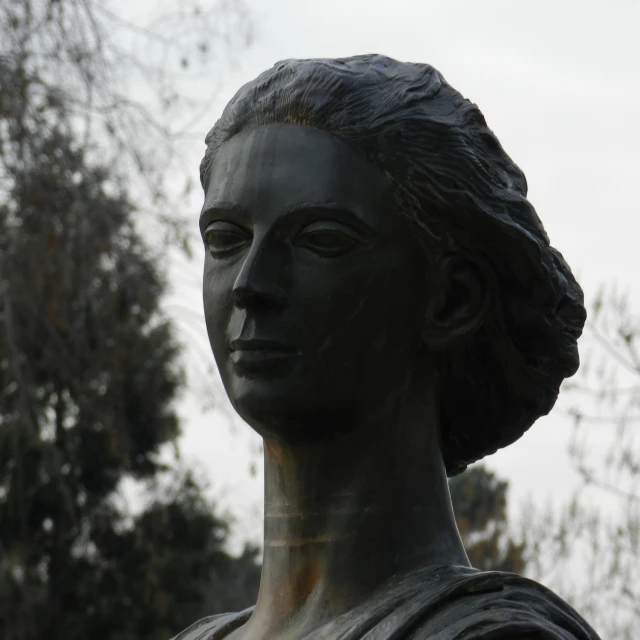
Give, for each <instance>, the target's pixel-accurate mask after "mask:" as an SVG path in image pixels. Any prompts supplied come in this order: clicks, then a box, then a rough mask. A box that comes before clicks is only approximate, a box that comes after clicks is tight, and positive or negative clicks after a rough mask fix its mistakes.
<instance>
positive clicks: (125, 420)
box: [0, 64, 248, 640]
mask: <svg viewBox="0 0 640 640" xmlns="http://www.w3.org/2000/svg"><path fill="white" fill-rule="evenodd" d="M1 70H2V71H1V72H2V73H3V78H4V79H7V78H9V79H10V80H12V82H14V83H16V84H19V73H20V72H21V71H20V70H18V73H17V74H15V75H14V76H13V77H12V76H11V72H12V71H15V69H14V70H12V69H11V68H10V67H9V66H8V65H6V64H5V65H4V66H3V67H1ZM16 75H17V79H16ZM5 86H6V85H5ZM0 106H1V109H2V110H1V111H0V116H2V118H1V119H0V125H1V126H3V127H4V128H5V129H4V130H5V133H6V134H7V135H6V137H5V144H13V145H14V151H15V150H17V152H14V153H5V154H4V155H3V156H2V161H3V165H2V166H3V171H4V174H3V178H4V186H5V190H4V192H3V193H2V198H1V199H0V637H2V638H3V640H31V639H40V638H44V637H47V638H50V639H51V640H57V639H60V640H62V639H63V638H64V639H65V640H73V638H81V637H82V638H84V637H87V636H89V637H93V638H96V639H100V638H104V639H109V640H125V639H126V640H129V639H133V638H141V637H144V638H150V639H152V640H155V639H156V638H158V639H160V638H162V639H163V640H166V638H167V637H170V636H171V635H172V634H173V633H175V632H176V631H177V630H179V629H180V628H182V627H184V626H186V625H187V624H189V623H190V622H191V621H192V620H193V619H194V618H195V617H197V615H198V614H199V611H200V608H201V607H202V604H203V600H204V598H205V592H206V590H207V589H208V587H209V585H210V574H211V572H213V571H215V568H216V567H217V566H219V567H221V568H224V570H225V571H227V572H230V568H229V567H230V566H231V565H233V561H234V559H233V558H232V557H230V556H228V554H226V553H225V552H224V550H223V545H224V542H225V540H226V536H227V532H228V528H227V525H226V524H225V523H224V522H223V521H222V520H221V519H219V518H218V517H216V516H215V515H214V514H213V512H212V510H211V508H210V506H209V505H207V504H206V503H205V501H204V500H203V499H202V497H201V496H200V493H199V488H198V486H197V484H195V482H194V481H193V479H192V478H189V477H188V476H187V477H186V478H184V479H183V480H182V481H181V482H179V483H176V485H175V486H176V487H177V489H176V490H175V491H173V492H170V493H169V495H168V496H165V497H162V498H161V497H159V496H158V495H157V494H156V496H155V498H154V499H152V501H151V503H150V504H149V505H148V506H147V507H146V508H145V509H144V510H143V512H142V513H141V514H139V515H137V516H136V517H131V516H130V514H128V512H127V511H126V510H124V509H122V507H121V506H118V495H119V494H118V488H119V486H120V484H121V482H122V480H123V478H125V477H131V478H135V479H138V480H145V481H154V480H157V479H158V477H159V475H160V474H161V473H162V472H163V471H165V467H164V466H163V464H162V463H161V462H160V458H159V450H160V447H161V445H163V444H165V443H170V442H172V441H173V440H174V439H175V438H176V436H177V434H178V430H179V425H178V420H177V417H176V414H175V412H174V409H173V402H174V400H175V398H176V396H177V394H178V392H179V389H180V386H181V384H182V374H181V373H180V369H179V366H178V362H177V358H178V355H179V346H178V343H177V341H176V339H175V337H174V335H173V332H172V330H171V327H170V324H169V322H168V321H167V319H166V318H164V317H163V316H162V314H161V313H160V311H159V302H160V299H161V296H162V293H163V291H164V281H163V278H162V277H161V275H160V272H159V269H158V267H159V265H158V263H157V260H155V259H154V258H153V257H152V256H151V254H150V251H149V249H148V248H147V246H146V244H145V243H144V242H143V240H142V239H141V237H140V234H139V233H138V232H137V231H136V228H135V226H134V223H133V215H134V211H135V210H134V206H133V205H132V203H131V202H130V200H129V198H128V196H127V193H126V190H125V189H124V187H123V186H122V184H121V183H120V182H119V181H118V179H117V176H116V177H115V178H114V176H113V175H112V174H111V173H110V171H109V169H108V168H105V167H104V166H100V165H97V164H95V163H93V162H90V161H89V160H88V159H87V154H86V152H85V149H84V148H83V147H82V146H81V145H79V144H77V143H76V142H74V140H73V138H72V137H71V135H72V134H71V132H72V128H71V127H68V128H67V130H64V128H63V127H62V126H58V125H59V124H60V123H58V124H56V125H55V126H53V127H52V128H49V129H47V128H46V127H44V126H43V127H42V128H41V129H39V130H30V129H29V125H28V124H25V122H24V121H21V120H20V118H19V117H16V116H17V115H18V116H19V114H16V108H17V107H19V96H18V98H16V94H15V93H14V94H13V95H11V94H9V97H8V98H7V96H6V95H5V96H3V98H2V102H1V103H0ZM41 117H43V118H45V119H46V111H43V113H42V114H41ZM25 136H28V144H23V140H24V139H25ZM247 560H248V556H247V554H245V556H243V559H242V562H241V566H242V568H243V569H246V567H247Z"/></svg>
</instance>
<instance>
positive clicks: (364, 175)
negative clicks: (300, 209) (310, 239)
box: [204, 124, 390, 214]
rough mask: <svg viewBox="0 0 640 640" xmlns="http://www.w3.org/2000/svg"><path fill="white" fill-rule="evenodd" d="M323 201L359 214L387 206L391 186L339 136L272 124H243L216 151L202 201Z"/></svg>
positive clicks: (275, 205) (280, 204) (265, 205)
mask: <svg viewBox="0 0 640 640" xmlns="http://www.w3.org/2000/svg"><path fill="white" fill-rule="evenodd" d="M326 201H333V202H338V203H339V204H342V205H345V206H347V207H349V208H350V209H352V210H353V211H354V213H362V214H364V213H365V212H370V211H371V209H372V208H373V209H379V208H380V207H381V206H384V207H385V208H386V206H387V205H388V204H389V203H390V190H389V189H388V187H387V185H386V182H385V180H384V179H383V176H382V173H381V172H380V171H379V170H378V168H377V167H376V166H375V165H374V164H373V163H372V162H370V161H368V160H367V159H366V158H364V157H363V156H361V155H360V154H358V152H356V151H354V150H352V149H351V148H350V147H349V146H348V145H347V144H345V143H344V142H342V141H341V140H339V139H338V138H336V137H334V136H332V135H331V134H329V133H326V132H324V131H320V130H318V129H314V128H312V127H306V126H299V125H289V124H276V125H265V126H263V127H259V128H255V129H249V130H245V131H243V132H241V133H239V134H238V135H236V136H234V137H233V138H231V139H230V140H229V141H228V142H226V143H225V144H224V145H223V146H222V147H221V148H220V149H219V150H218V151H217V152H216V154H215V156H214V158H213V163H212V167H211V173H210V177H209V183H208V185H207V188H206V197H205V205H204V206H205V208H206V207H207V206H210V205H211V204H212V203H221V202H223V203H232V204H237V205H240V206H243V207H245V208H247V209H251V208H253V207H256V206H259V207H260V208H262V209H279V208H284V207H287V206H290V205H292V204H294V203H297V202H318V203H320V202H326Z"/></svg>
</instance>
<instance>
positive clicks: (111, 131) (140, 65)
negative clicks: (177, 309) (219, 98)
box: [0, 0, 252, 249]
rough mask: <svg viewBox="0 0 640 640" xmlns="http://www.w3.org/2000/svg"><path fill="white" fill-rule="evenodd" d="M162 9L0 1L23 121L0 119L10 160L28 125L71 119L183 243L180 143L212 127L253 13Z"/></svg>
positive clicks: (158, 230) (10, 88) (187, 183)
mask: <svg viewBox="0 0 640 640" xmlns="http://www.w3.org/2000/svg"><path fill="white" fill-rule="evenodd" d="M155 6H158V5H157V3H156V5H155ZM160 6H161V7H164V9H161V10H156V11H153V9H151V12H150V13H149V9H148V8H147V16H146V18H142V17H141V15H144V13H142V12H141V7H140V5H139V3H125V2H119V3H116V4H114V3H108V2H97V1H94V0H3V2H2V3H0V61H2V62H3V63H4V66H5V67H11V68H12V70H13V71H12V73H13V79H12V81H11V82H7V79H6V78H3V79H2V82H0V88H1V91H0V100H2V101H3V102H4V103H5V106H6V105H7V103H12V104H13V105H14V106H15V105H17V104H19V111H17V112H15V113H14V115H15V116H16V118H17V119H16V121H15V123H14V125H15V127H14V128H15V129H16V130H14V131H12V132H11V133H10V132H9V131H8V128H7V125H6V122H5V123H3V126H2V127H0V146H2V147H3V149H2V152H1V153H2V155H3V156H4V157H5V158H6V157H7V156H8V155H10V154H17V156H18V157H19V156H20V154H22V153H24V152H25V149H24V147H25V146H26V147H28V145H29V137H28V134H32V133H33V132H34V131H38V130H40V129H41V128H42V127H44V128H45V129H46V130H51V129H52V128H53V127H58V128H62V129H67V128H68V127H69V126H71V127H72V128H73V132H74V139H75V140H77V141H82V142H83V145H84V146H85V153H87V154H89V156H90V157H91V158H92V159H94V160H95V159H97V160H99V162H100V163H101V164H102V166H105V167H108V168H109V171H110V174H111V176H112V177H117V178H118V179H119V180H120V181H123V182H124V183H126V184H127V186H128V189H129V192H130V193H131V194H132V195H133V197H134V200H135V202H136V204H137V217H138V218H141V217H145V218H146V224H148V225H150V226H152V227H153V232H154V233H155V234H156V235H157V236H158V237H159V238H161V239H165V240H167V241H171V242H173V243H176V241H177V240H178V241H180V242H182V243H183V244H184V248H185V249H188V235H189V234H188V233H187V232H186V230H185V228H186V227H185V219H184V217H183V216H181V215H180V214H181V212H182V211H184V210H185V207H184V200H185V198H186V197H187V196H188V194H189V193H190V190H191V188H192V186H193V179H192V176H193V171H192V169H193V167H192V166H191V165H190V164H189V165H188V166H187V165H186V164H185V162H184V160H183V154H182V153H181V146H180V143H181V141H185V140H186V141H189V143H190V144H192V140H193V135H194V134H193V128H194V126H197V125H198V124H199V123H200V120H201V119H202V117H203V116H206V117H207V124H209V123H208V118H209V117H210V109H211V103H212V101H213V99H214V98H215V96H216V95H217V92H218V91H219V86H220V82H221V81H222V80H223V79H224V78H225V75H226V72H227V70H228V69H230V68H232V67H233V66H234V64H235V60H236V58H237V53H238V51H239V50H241V49H243V48H244V47H245V46H247V45H248V44H249V43H250V41H251V32H252V22H251V19H250V16H249V14H248V11H247V9H246V7H245V4H244V0H183V1H181V2H180V3H177V4H176V5H175V8H174V9H171V6H172V5H171V3H169V4H168V5H167V4H164V5H163V4H161V5H160ZM127 11H129V12H130V13H131V14H132V15H131V16H128V15H127V13H126V12H127ZM134 11H135V14H134ZM133 16H135V17H133ZM203 86H205V87H206V88H207V97H206V98H205V99H203V97H202V87H203ZM20 130H21V131H22V134H23V135H22V137H21V136H20ZM202 137H203V136H202V133H201V132H199V131H198V133H197V138H198V139H199V140H200V139H202ZM88 141H91V143H92V145H94V146H93V147H92V148H86V147H87V145H86V143H87V142H88ZM94 155H95V157H94ZM0 180H2V176H1V175H0ZM1 188H2V186H1V184H0V189H1ZM149 233H151V231H150V232H149Z"/></svg>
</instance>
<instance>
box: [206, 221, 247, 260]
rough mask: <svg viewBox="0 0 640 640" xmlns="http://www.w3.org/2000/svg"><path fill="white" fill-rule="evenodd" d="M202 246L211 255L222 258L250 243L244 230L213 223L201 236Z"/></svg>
mask: <svg viewBox="0 0 640 640" xmlns="http://www.w3.org/2000/svg"><path fill="white" fill-rule="evenodd" d="M203 238H204V244H205V246H206V247H207V249H208V250H209V253H211V255H213V256H216V257H224V256H226V255H229V254H232V253H235V252H236V251H239V250H240V249H242V248H243V247H245V246H247V244H250V243H251V236H250V235H249V234H248V233H247V231H246V230H245V229H243V228H242V227H239V226H237V225H235V224H231V223H229V222H222V221H218V222H213V223H211V224H210V225H209V226H208V227H207V228H206V230H205V232H204V234H203Z"/></svg>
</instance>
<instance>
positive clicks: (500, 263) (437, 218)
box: [201, 55, 585, 474]
mask: <svg viewBox="0 0 640 640" xmlns="http://www.w3.org/2000/svg"><path fill="white" fill-rule="evenodd" d="M267 125H302V126H304V127H310V128H312V129H315V130H319V131H321V132H324V133H325V134H330V135H331V136H333V137H335V138H337V139H338V140H340V141H341V143H343V144H344V145H346V147H348V148H350V149H352V150H353V151H354V152H356V153H357V154H358V155H360V156H362V157H363V158H366V159H368V160H369V161H370V162H371V164H372V165H374V166H375V167H376V169H377V171H378V172H379V174H380V182H381V187H384V193H383V192H381V194H380V197H381V198H382V197H387V195H388V199H389V205H390V206H389V207H388V209H389V210H391V211H393V213H395V214H398V216H400V217H402V216H404V217H405V219H408V220H409V221H410V223H411V225H412V227H413V228H414V229H415V230H416V232H415V237H416V238H418V239H419V241H420V244H421V247H422V256H423V258H424V260H425V263H424V264H425V268H427V267H429V268H431V267H437V265H438V264H440V265H441V264H443V257H444V256H446V255H451V253H452V252H453V253H454V254H457V255H458V256H460V255H462V256H464V258H465V259H466V260H467V261H468V262H470V263H473V264H475V265H476V266H477V269H478V271H479V272H480V273H482V275H483V279H484V285H485V289H484V291H485V299H486V302H487V303H488V309H487V311H486V313H485V314H484V319H483V321H482V323H481V324H480V326H479V328H477V330H476V331H473V332H469V335H468V336H467V337H466V339H461V340H457V341H451V342H448V343H447V344H446V346H445V347H444V348H437V347H434V357H436V358H437V360H438V368H439V398H440V413H441V424H442V430H441V445H442V452H443V457H444V460H445V464H446V466H447V470H448V472H449V473H450V474H453V473H456V472H459V471H461V470H462V469H464V467H465V466H466V465H467V464H469V463H470V462H473V461H474V460H476V459H479V458H481V457H482V456H484V455H487V454H489V453H492V452H493V451H495V450H496V449H497V448H499V447H502V446H505V445H507V444H509V443H511V442H513V441H514V440H516V439H517V438H518V437H519V436H520V435H522V433H524V431H525V430H526V429H527V428H528V427H529V426H531V424H532V423H533V422H534V421H535V420H536V419H537V418H538V417H539V416H541V415H544V414H546V413H548V411H549V410H550V409H551V408H552V406H553V404H554V402H555V399H556V397H557V393H558V389H559V386H560V383H561V382H562V380H563V379H564V378H565V377H567V376H569V375H572V374H573V373H574V372H575V370H576V368H577V366H578V354H577V346H576V341H577V338H578V337H579V335H580V333H581V330H582V326H583V324H584V320H585V312H584V307H583V304H582V292H581V290H580V287H579V286H578V284H577V283H576V282H575V280H574V278H573V276H572V274H571V271H570V270H569V268H568V266H567V265H566V263H565V262H564V260H563V259H562V256H561V255H560V254H559V253H558V252H556V251H555V250H554V249H553V248H551V247H550V246H549V241H548V238H547V236H546V234H545V232H544V229H543V227H542V225H541V223H540V221H539V219H538V217H537V215H536V213H535V211H534V209H533V207H531V205H530V204H529V203H528V201H527V199H526V189H527V187H526V181H525V178H524V175H523V174H522V172H521V171H520V170H519V169H518V167H517V166H516V165H515V164H514V163H513V162H512V161H511V159H510V158H509V157H508V156H507V154H506V153H505V152H504V151H503V150H502V147H501V146H500V144H499V142H498V140H497V139H496V137H495V136H494V135H493V133H492V132H491V131H490V130H489V129H488V128H487V126H486V123H485V121H484V118H483V116H482V114H481V113H480V111H479V110H478V108H477V107H476V106H475V105H473V104H471V103H470V102H469V101H467V100H465V99H464V98H463V97H462V96H461V95H460V94H459V93H458V92H457V91H455V90H454V89H453V88H452V87H450V86H449V85H448V84H447V83H446V82H445V81H444V79H443V78H442V76H441V75H440V74H439V73H438V72H437V71H436V70H434V69H433V68H432V67H429V66H428V65H423V64H408V63H400V62H397V61H395V60H391V59H389V58H385V57H382V56H374V55H368V56H357V57H354V58H348V59H343V60H289V61H284V62H281V63H278V64H277V65H275V66H274V67H273V68H272V69H270V70H269V71H266V72H265V73H263V74H261V75H260V76H259V77H258V78H257V79H256V80H254V81H253V82H250V83H248V84H247V85H245V86H244V87H242V88H241V89H240V91H239V92H238V93H237V94H236V96H235V97H234V98H233V99H232V101H231V102H230V103H229V105H228V106H227V108H226V109H225V111H224V113H223V115H222V117H221V119H220V120H219V121H218V122H217V123H216V125H215V126H214V128H213V129H212V130H211V132H210V133H209V135H208V136H207V145H208V147H207V152H206V155H205V158H204V160H203V162H202V165H201V178H202V182H203V186H204V188H205V190H207V188H208V186H209V184H210V182H211V173H212V171H213V170H215V168H216V162H215V159H216V155H217V154H218V155H219V154H220V150H221V148H222V147H223V146H224V145H225V143H228V142H229V141H231V140H232V139H233V138H235V137H236V136H238V135H239V134H241V133H245V135H246V132H248V131H250V130H255V129H259V128H263V129H264V128H266V127H267ZM245 152H246V149H245ZM345 153H346V152H345ZM218 171H219V168H218ZM382 183H383V184H382ZM406 228H409V227H406ZM407 242H410V241H409V240H407ZM438 268H439V267H438ZM280 276H282V277H286V276H285V275H284V272H281V273H280ZM280 276H278V277H280ZM425 282H426V280H425ZM205 286H206V284H205ZM425 289H426V285H425ZM414 293H415V296H416V297H417V298H420V297H424V309H423V311H424V312H425V313H427V314H428V313H429V308H430V302H429V300H428V299H427V298H428V296H429V292H428V291H422V292H421V291H418V290H416V291H415V292H414ZM354 295H358V292H357V291H354ZM485 306H486V305H485ZM421 312H422V310H421ZM210 333H211V332H210ZM471 333H473V335H471ZM214 351H215V349H214Z"/></svg>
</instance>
